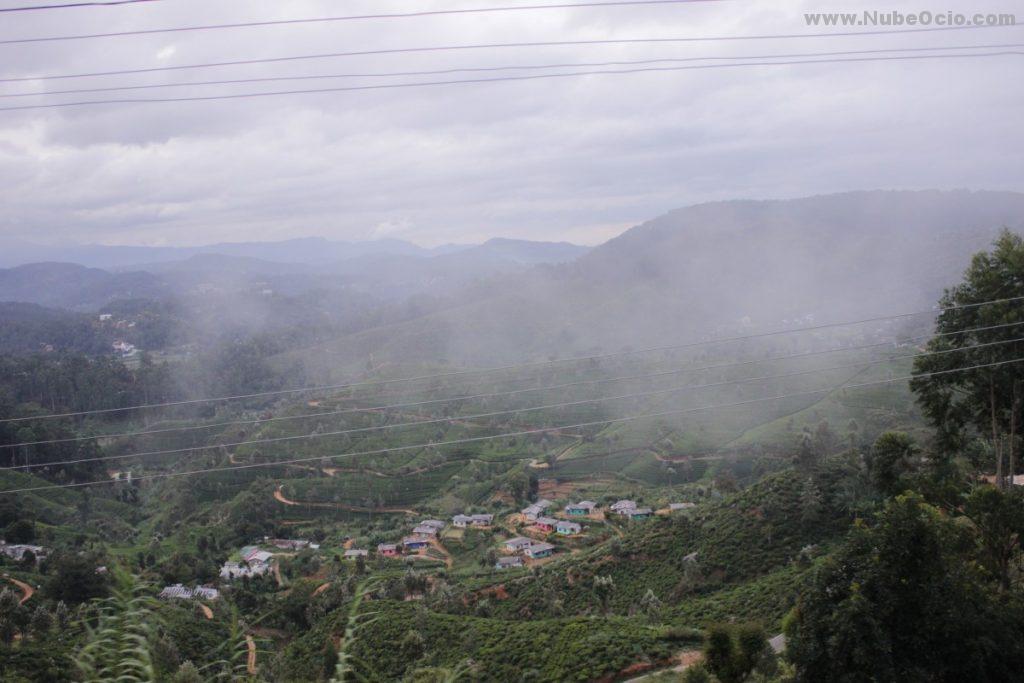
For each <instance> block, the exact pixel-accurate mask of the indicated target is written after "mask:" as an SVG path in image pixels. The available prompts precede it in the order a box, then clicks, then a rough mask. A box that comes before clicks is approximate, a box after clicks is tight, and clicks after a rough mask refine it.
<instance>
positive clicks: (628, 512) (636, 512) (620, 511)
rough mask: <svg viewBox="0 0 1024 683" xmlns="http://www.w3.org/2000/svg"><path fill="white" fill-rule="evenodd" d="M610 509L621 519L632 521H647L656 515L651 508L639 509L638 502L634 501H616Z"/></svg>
mask: <svg viewBox="0 0 1024 683" xmlns="http://www.w3.org/2000/svg"><path fill="white" fill-rule="evenodd" d="M609 509H610V510H611V511H612V512H614V513H615V514H617V515H619V516H621V517H629V518H630V519H647V518H648V517H650V516H651V515H653V514H654V510H652V509H651V508H641V507H637V505H636V502H634V501H632V500H620V501H616V502H615V503H612V504H611V505H610V506H609Z"/></svg>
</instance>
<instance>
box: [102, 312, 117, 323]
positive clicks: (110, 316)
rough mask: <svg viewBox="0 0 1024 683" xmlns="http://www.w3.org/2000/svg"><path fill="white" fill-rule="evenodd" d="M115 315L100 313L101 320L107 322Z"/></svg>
mask: <svg viewBox="0 0 1024 683" xmlns="http://www.w3.org/2000/svg"><path fill="white" fill-rule="evenodd" d="M113 317H114V314H113V313H100V322H101V323H105V322H107V321H108V320H110V319H111V318H113Z"/></svg>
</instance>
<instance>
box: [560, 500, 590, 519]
mask: <svg viewBox="0 0 1024 683" xmlns="http://www.w3.org/2000/svg"><path fill="white" fill-rule="evenodd" d="M596 508H597V503H595V502H594V501H592V500H581V501H580V502H578V503H569V504H568V505H566V506H565V514H567V515H572V516H573V517H583V516H586V515H589V514H592V513H593V512H594V510H595V509H596Z"/></svg>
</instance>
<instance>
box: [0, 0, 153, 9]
mask: <svg viewBox="0 0 1024 683" xmlns="http://www.w3.org/2000/svg"><path fill="white" fill-rule="evenodd" d="M143 2H160V0H110V1H109V2H70V3H67V4H64V5H28V6H26V7H4V8H0V12H33V11H35V10H46V9H73V8H75V7H117V6H118V5H135V4H138V3H143Z"/></svg>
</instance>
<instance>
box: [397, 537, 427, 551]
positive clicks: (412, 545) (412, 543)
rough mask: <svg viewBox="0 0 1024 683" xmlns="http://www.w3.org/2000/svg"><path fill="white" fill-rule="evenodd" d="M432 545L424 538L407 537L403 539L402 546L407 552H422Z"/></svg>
mask: <svg viewBox="0 0 1024 683" xmlns="http://www.w3.org/2000/svg"><path fill="white" fill-rule="evenodd" d="M428 545H430V543H429V542H428V541H427V539H425V538H423V537H422V536H406V537H405V538H403V539H402V546H403V547H404V548H405V549H406V550H420V549H421V548H426V547H427V546H428Z"/></svg>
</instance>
